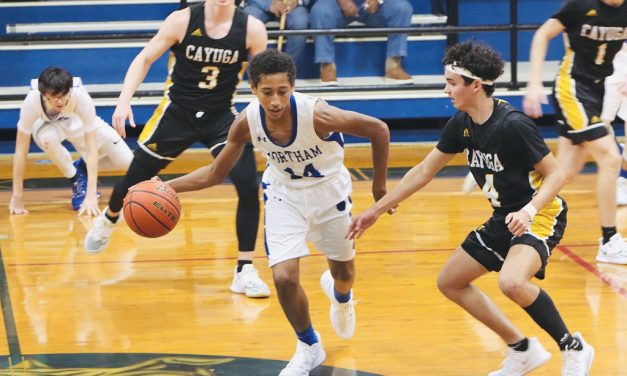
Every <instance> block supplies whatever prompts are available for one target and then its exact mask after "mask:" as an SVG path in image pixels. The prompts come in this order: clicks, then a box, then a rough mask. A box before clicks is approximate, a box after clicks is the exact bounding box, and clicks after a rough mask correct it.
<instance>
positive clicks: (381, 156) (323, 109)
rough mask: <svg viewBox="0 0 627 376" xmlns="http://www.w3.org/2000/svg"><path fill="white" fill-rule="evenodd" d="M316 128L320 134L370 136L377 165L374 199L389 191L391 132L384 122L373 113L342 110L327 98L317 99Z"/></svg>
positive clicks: (373, 183)
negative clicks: (387, 186) (325, 99)
mask: <svg viewBox="0 0 627 376" xmlns="http://www.w3.org/2000/svg"><path fill="white" fill-rule="evenodd" d="M314 127H315V129H316V132H318V133H319V134H325V133H331V132H342V133H346V134H351V135H354V136H359V137H364V138H367V139H369V140H370V143H371V145H372V166H373V168H374V174H373V178H372V195H373V196H374V199H375V200H379V199H380V198H381V197H383V196H384V195H385V194H386V193H387V189H386V181H387V168H388V156H389V151H390V131H389V129H388V127H387V125H386V124H385V123H384V122H382V121H381V120H379V119H377V118H374V117H372V116H368V115H364V114H360V113H358V112H353V111H346V110H342V109H339V108H337V107H334V106H330V105H328V104H327V103H326V102H324V101H318V102H317V103H316V109H315V113H314Z"/></svg>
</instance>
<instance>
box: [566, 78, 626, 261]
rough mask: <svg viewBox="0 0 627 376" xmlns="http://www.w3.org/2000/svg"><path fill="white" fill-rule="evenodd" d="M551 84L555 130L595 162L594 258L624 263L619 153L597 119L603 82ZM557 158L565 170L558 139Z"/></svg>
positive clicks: (567, 158)
mask: <svg viewBox="0 0 627 376" xmlns="http://www.w3.org/2000/svg"><path fill="white" fill-rule="evenodd" d="M559 81H560V84H559V85H557V86H556V88H555V96H554V100H555V102H554V104H555V109H556V112H557V114H558V116H559V117H560V118H561V119H562V120H561V121H560V129H559V133H560V135H561V136H563V137H566V138H568V139H569V140H570V141H571V142H572V144H573V146H581V147H583V148H584V149H585V150H586V151H587V152H588V153H590V154H591V155H592V156H593V158H594V160H595V162H596V164H597V169H598V170H597V185H596V190H597V205H598V207H599V219H600V223H601V233H602V238H601V239H600V240H599V253H598V255H597V260H598V261H601V262H611V263H619V264H627V244H626V243H625V241H624V240H623V238H622V237H621V236H620V234H618V231H617V230H616V178H617V177H618V172H619V169H620V161H621V157H620V155H619V153H618V150H617V148H616V145H615V142H614V137H613V136H612V135H611V134H610V132H609V131H608V128H607V127H606V126H605V125H604V124H603V122H602V121H601V111H602V107H603V95H604V91H605V88H604V86H603V83H602V82H600V83H590V82H584V81H577V82H575V80H573V79H572V78H571V79H562V78H560V80H559ZM559 147H560V148H559V150H558V155H557V160H558V162H559V164H560V167H562V169H564V170H565V171H567V173H568V170H569V168H572V166H571V165H570V164H571V163H572V162H573V158H569V153H570V151H569V149H568V148H567V143H565V142H563V140H560V144H559Z"/></svg>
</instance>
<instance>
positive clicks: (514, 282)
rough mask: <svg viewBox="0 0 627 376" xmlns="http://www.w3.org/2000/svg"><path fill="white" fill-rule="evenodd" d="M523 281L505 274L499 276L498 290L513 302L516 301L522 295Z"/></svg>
mask: <svg viewBox="0 0 627 376" xmlns="http://www.w3.org/2000/svg"><path fill="white" fill-rule="evenodd" d="M524 283H525V281H523V280H520V279H519V278H515V277H512V276H509V275H505V274H499V289H501V291H502V292H503V294H505V296H507V297H508V298H510V299H511V300H513V301H517V300H518V299H519V298H520V297H521V296H522V294H523V287H524Z"/></svg>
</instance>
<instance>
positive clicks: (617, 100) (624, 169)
mask: <svg viewBox="0 0 627 376" xmlns="http://www.w3.org/2000/svg"><path fill="white" fill-rule="evenodd" d="M612 65H613V66H614V73H612V75H611V76H608V77H607V78H606V79H605V95H604V97H603V112H601V120H603V122H604V123H605V125H606V126H607V127H608V129H610V127H611V125H612V122H613V121H614V120H615V119H616V117H617V116H618V117H619V118H621V119H623V121H627V42H625V43H623V48H621V50H620V51H618V52H617V53H616V56H614V61H613V63H612ZM621 149H622V154H623V155H622V166H621V170H620V176H619V177H618V181H617V182H616V203H617V204H618V205H627V152H626V151H625V150H624V144H623V145H622V147H621Z"/></svg>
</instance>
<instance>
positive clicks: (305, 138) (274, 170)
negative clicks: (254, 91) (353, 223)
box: [246, 92, 351, 197]
mask: <svg viewBox="0 0 627 376" xmlns="http://www.w3.org/2000/svg"><path fill="white" fill-rule="evenodd" d="M318 100H319V99H318V98H314V97H310V96H308V95H304V94H301V93H296V92H295V93H293V95H292V96H291V98H290V102H291V111H292V137H291V139H290V141H289V142H288V143H287V144H285V145H280V144H278V143H276V142H275V141H274V140H273V139H272V137H271V136H270V135H269V132H268V130H267V128H266V124H265V114H264V110H263V108H262V107H261V105H260V104H259V101H258V100H257V99H256V98H255V99H253V101H252V102H251V103H250V104H249V105H248V107H247V108H246V116H247V119H248V126H249V128H250V134H251V138H252V142H253V144H254V145H255V147H256V148H257V149H259V150H260V151H261V152H262V153H263V154H264V155H265V156H266V158H267V159H268V163H267V166H266V171H265V173H264V181H267V182H273V181H278V182H282V183H283V184H285V185H287V186H290V187H293V188H306V187H312V186H314V185H317V184H320V183H322V182H325V181H328V180H329V179H332V178H335V179H338V178H339V179H338V180H339V181H341V182H344V183H346V182H347V183H348V184H343V185H345V186H347V187H346V192H345V197H347V196H348V195H349V194H350V189H351V187H350V174H349V173H348V170H347V169H346V167H344V138H343V136H342V134H341V133H333V134H330V135H329V136H328V137H326V138H324V139H322V138H320V137H319V136H318V134H316V131H315V129H314V124H313V115H314V108H315V105H316V102H317V101H318Z"/></svg>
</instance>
